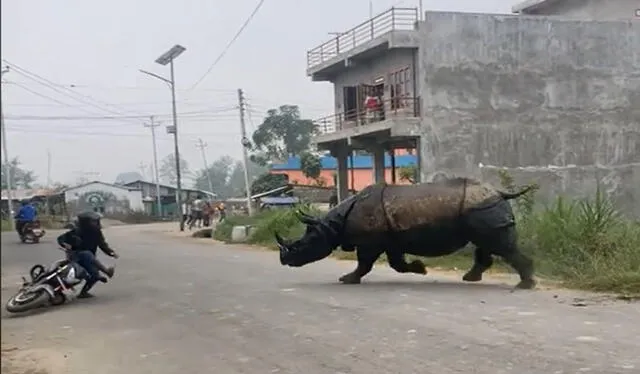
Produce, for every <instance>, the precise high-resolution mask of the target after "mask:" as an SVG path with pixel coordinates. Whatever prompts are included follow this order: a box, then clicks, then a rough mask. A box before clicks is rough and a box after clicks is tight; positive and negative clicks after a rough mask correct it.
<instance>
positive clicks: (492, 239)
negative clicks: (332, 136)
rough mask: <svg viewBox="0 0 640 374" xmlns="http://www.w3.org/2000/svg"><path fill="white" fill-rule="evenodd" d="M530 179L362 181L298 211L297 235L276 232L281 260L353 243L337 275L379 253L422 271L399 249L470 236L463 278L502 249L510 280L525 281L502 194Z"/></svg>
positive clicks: (476, 273)
mask: <svg viewBox="0 0 640 374" xmlns="http://www.w3.org/2000/svg"><path fill="white" fill-rule="evenodd" d="M532 188H535V186H529V187H526V188H524V189H522V190H520V191H519V192H515V193H507V192H503V191H500V190H498V189H496V188H494V187H493V186H491V185H490V184H487V183H483V182H481V181H479V180H476V179H472V178H449V179H445V180H441V181H438V182H433V183H422V184H415V185H388V184H375V185H371V186H368V187H366V188H365V189H363V190H362V191H360V192H359V193H357V194H356V195H353V196H351V197H349V198H347V199H345V200H344V201H342V202H341V203H340V204H338V205H337V206H335V207H334V208H333V209H331V210H330V211H329V212H328V213H327V214H326V215H325V216H324V217H322V218H317V217H313V216H310V215H308V214H305V213H302V212H298V218H299V219H300V220H301V221H302V222H303V223H304V224H306V232H305V233H304V235H303V236H302V238H300V239H298V240H295V241H291V240H285V239H283V238H282V237H281V236H280V235H279V234H278V233H277V232H276V233H275V238H276V242H277V243H278V246H279V249H280V263H281V264H282V265H285V266H291V267H301V266H304V265H306V264H309V263H312V262H315V261H318V260H321V259H323V258H325V257H327V256H329V255H330V254H331V252H332V251H333V250H335V249H336V248H337V247H338V246H340V247H341V248H342V249H343V250H345V251H356V256H357V260H358V264H357V267H356V269H355V270H354V271H352V272H350V273H348V274H345V275H343V276H342V277H340V279H339V281H340V282H342V283H346V284H355V283H360V280H361V278H362V277H364V276H365V275H366V274H368V273H369V272H370V271H371V269H372V268H373V264H374V263H375V262H376V260H377V259H378V258H379V257H380V256H381V255H382V254H383V253H385V254H386V256H387V260H388V262H389V265H390V266H391V267H392V268H393V269H394V270H396V271H397V272H399V273H416V274H426V273H427V272H426V269H425V265H424V263H423V262H422V261H420V260H414V261H412V262H409V263H408V262H407V261H406V260H405V257H404V255H405V254H412V255H417V256H423V257H438V256H444V255H448V254H451V253H454V252H456V251H458V250H460V249H462V248H464V247H465V246H466V245H467V244H468V243H469V242H471V243H473V244H474V245H475V246H476V249H475V252H474V263H473V266H472V267H471V269H470V270H469V271H468V272H467V273H466V274H464V276H463V278H462V279H463V280H464V281H468V282H478V281H480V280H482V275H483V273H484V272H485V271H486V270H487V269H489V268H490V267H491V265H492V264H493V256H494V255H496V256H500V257H502V258H503V259H504V261H505V262H506V263H508V264H509V265H510V266H512V267H513V268H514V269H515V270H516V271H517V272H518V274H519V276H520V282H519V283H518V285H517V286H516V287H518V288H524V289H531V288H534V287H535V285H536V282H535V280H534V278H533V261H532V260H531V259H530V258H529V257H527V256H525V255H524V254H523V253H522V252H521V251H520V250H519V248H518V244H517V237H516V228H515V219H514V214H513V210H512V209H511V205H510V204H509V202H508V200H510V199H514V198H516V197H518V196H521V195H523V194H525V193H527V192H529V191H530V190H531V189H532Z"/></svg>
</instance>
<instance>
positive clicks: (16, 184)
mask: <svg viewBox="0 0 640 374" xmlns="http://www.w3.org/2000/svg"><path fill="white" fill-rule="evenodd" d="M20 165H21V163H20V160H19V159H18V158H17V157H15V158H13V159H12V160H11V161H10V162H9V165H7V163H4V164H3V165H2V189H3V190H4V189H6V188H7V187H8V186H7V175H6V170H7V166H8V167H9V169H10V173H11V183H12V186H11V187H12V188H14V189H16V188H21V189H26V188H32V187H33V183H34V182H35V181H36V176H35V174H34V173H33V171H31V170H26V169H23V168H22V167H20Z"/></svg>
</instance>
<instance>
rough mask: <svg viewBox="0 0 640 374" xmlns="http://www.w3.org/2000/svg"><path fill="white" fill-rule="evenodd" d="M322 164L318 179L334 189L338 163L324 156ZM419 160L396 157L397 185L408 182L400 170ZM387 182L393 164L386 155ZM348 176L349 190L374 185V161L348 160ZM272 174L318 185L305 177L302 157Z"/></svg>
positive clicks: (362, 157) (274, 168) (277, 167)
mask: <svg viewBox="0 0 640 374" xmlns="http://www.w3.org/2000/svg"><path fill="white" fill-rule="evenodd" d="M320 162H321V163H322V171H321V172H320V177H319V178H318V179H320V180H322V181H323V183H324V185H325V186H327V187H332V186H334V185H335V181H334V175H335V172H336V168H337V161H336V159H335V158H334V157H331V156H323V157H320ZM417 163H418V158H417V156H415V155H412V154H406V153H405V154H402V155H398V156H395V167H396V183H397V184H406V183H408V182H406V181H401V180H400V176H399V175H398V169H399V168H402V167H407V166H410V165H412V164H413V165H417ZM384 164H385V172H384V173H385V181H387V182H389V183H390V182H391V181H392V178H391V174H392V164H391V157H390V156H389V155H385V161H384ZM347 169H348V172H347V175H348V178H349V184H348V186H349V189H353V190H356V191H360V190H362V189H363V188H365V187H366V186H368V185H370V184H373V183H374V177H373V159H372V157H371V156H368V155H356V156H353V158H351V157H349V158H348V159H347ZM270 173H272V174H286V175H287V176H288V177H289V183H294V184H304V185H313V184H317V181H314V180H312V179H309V178H307V177H305V176H304V174H303V173H302V170H301V168H300V157H290V158H289V159H288V160H287V162H285V163H281V164H272V165H271V169H270Z"/></svg>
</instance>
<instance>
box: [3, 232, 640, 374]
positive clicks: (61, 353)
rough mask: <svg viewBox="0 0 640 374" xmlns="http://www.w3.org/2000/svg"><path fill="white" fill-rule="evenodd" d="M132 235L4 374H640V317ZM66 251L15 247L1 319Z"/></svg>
mask: <svg viewBox="0 0 640 374" xmlns="http://www.w3.org/2000/svg"><path fill="white" fill-rule="evenodd" d="M134 230H141V228H139V227H138V228H131V227H118V228H112V229H110V230H109V232H108V236H109V238H110V242H111V243H112V244H113V245H114V247H116V248H118V249H119V251H120V253H121V255H122V257H121V259H120V260H118V264H117V266H118V267H117V276H116V278H114V279H113V281H112V282H111V283H110V284H108V285H98V286H96V289H95V293H96V295H97V297H96V298H95V299H93V300H78V301H77V302H75V303H73V304H69V305H66V306H63V307H59V308H55V309H49V310H47V311H46V312H40V313H37V314H33V315H29V316H25V317H20V318H16V317H7V315H6V312H4V311H3V320H2V341H3V356H5V357H3V373H10V374H11V373H14V374H15V373H25V372H29V371H25V368H26V367H27V366H28V365H31V366H33V368H32V370H33V371H31V372H30V373H38V374H45V373H47V374H61V373H71V374H86V373H89V372H91V373H92V374H107V373H108V374H112V373H118V374H120V373H135V374H145V373H153V374H173V373H187V374H190V373H224V374H227V373H228V374H231V373H251V374H253V373H295V374H300V373H305V374H321V373H322V374H325V373H345V374H346V373H363V374H374V373H375V374H382V373H394V374H398V373H402V374H404V373H438V374H447V373H491V374H497V373H516V374H525V373H544V374H549V373H578V372H592V373H599V374H604V373H638V372H640V305H639V304H632V303H622V302H603V301H601V300H600V301H593V300H595V299H592V300H588V301H587V303H586V304H587V305H586V306H574V305H572V303H573V301H574V297H576V294H575V293H571V292H566V291H562V292H561V291H517V292H513V293H512V292H511V286H509V285H504V284H498V283H491V284H487V283H484V284H462V283H459V282H458V281H457V280H456V279H457V278H442V277H440V278H435V277H434V276H433V275H431V276H428V277H426V278H424V277H421V276H417V275H399V274H395V273H394V272H393V271H392V270H390V269H388V268H385V267H381V266H378V267H377V268H376V269H374V272H373V273H372V274H371V275H370V276H369V277H368V278H366V282H365V283H363V284H361V285H339V284H336V279H337V278H338V276H339V275H341V274H343V273H345V272H347V271H349V270H351V268H352V266H353V265H352V264H351V263H349V262H337V261H332V260H326V261H323V262H320V263H318V264H316V265H314V266H310V267H307V268H303V269H299V270H292V269H289V268H284V267H281V266H279V264H278V261H277V257H276V256H275V255H274V254H273V253H268V252H263V251H257V250H251V249H247V248H241V247H235V246H234V247H230V246H225V245H219V244H217V245H216V244H212V243H211V242H208V241H196V240H191V239H185V238H176V237H170V236H165V235H163V234H158V233H156V234H151V233H142V234H137V235H134V234H133V232H134ZM52 236H53V235H50V236H49V238H48V243H42V244H41V245H38V246H25V245H17V244H14V243H13V241H14V237H13V236H11V235H3V237H2V278H3V279H2V281H3V282H2V301H3V303H4V302H5V301H6V299H7V297H8V296H9V295H8V294H7V293H10V292H12V291H13V290H14V285H13V284H14V283H12V282H16V281H17V280H18V279H19V278H18V277H17V275H18V274H20V272H24V271H25V270H26V269H28V267H29V266H30V265H31V264H32V263H34V262H42V261H51V260H54V259H56V258H57V257H58V255H59V252H57V251H56V250H55V246H53V245H52V244H50V243H51V241H52ZM436 279H437V281H436ZM511 284H515V282H512V283H511ZM9 358H11V359H9ZM27 361H31V362H32V363H28V362H27ZM18 364H20V365H21V367H22V370H23V371H18V370H17V367H18V366H16V365H18ZM12 365H13V367H12ZM38 365H40V366H39V367H40V370H42V371H37V369H38V368H37V366H38ZM45 369H46V370H45ZM12 370H13V371H12Z"/></svg>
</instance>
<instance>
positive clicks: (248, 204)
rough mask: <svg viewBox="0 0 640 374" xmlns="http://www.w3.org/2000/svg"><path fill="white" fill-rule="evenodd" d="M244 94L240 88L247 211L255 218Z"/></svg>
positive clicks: (239, 104) (239, 103)
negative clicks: (252, 202)
mask: <svg viewBox="0 0 640 374" xmlns="http://www.w3.org/2000/svg"><path fill="white" fill-rule="evenodd" d="M245 104H246V103H245V101H244V93H243V92H242V88H238V106H239V107H240V133H241V136H242V140H241V144H242V163H243V166H244V185H245V188H246V190H247V210H248V212H249V216H253V206H252V204H251V184H250V183H249V167H248V166H249V165H248V164H249V161H248V158H249V157H248V155H247V147H248V146H249V144H250V143H249V139H247V127H246V125H245V123H244V111H245Z"/></svg>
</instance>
